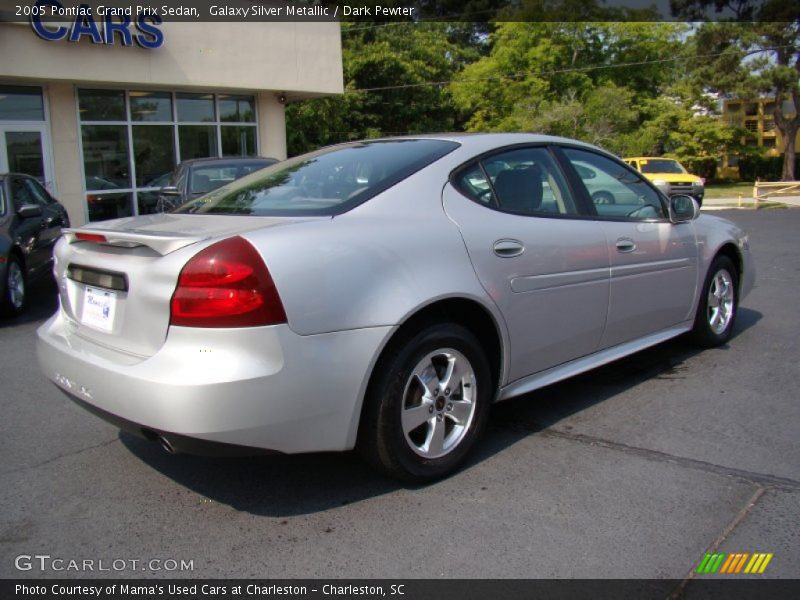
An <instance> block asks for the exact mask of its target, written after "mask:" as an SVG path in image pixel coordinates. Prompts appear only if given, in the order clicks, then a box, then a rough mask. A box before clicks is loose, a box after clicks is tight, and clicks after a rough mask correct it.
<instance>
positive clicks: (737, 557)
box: [697, 552, 774, 575]
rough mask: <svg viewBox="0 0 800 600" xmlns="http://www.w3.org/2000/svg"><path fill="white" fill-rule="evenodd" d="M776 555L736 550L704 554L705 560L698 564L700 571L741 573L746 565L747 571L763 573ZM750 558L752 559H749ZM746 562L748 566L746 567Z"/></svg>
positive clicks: (705, 572)
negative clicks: (728, 552) (727, 552)
mask: <svg viewBox="0 0 800 600" xmlns="http://www.w3.org/2000/svg"><path fill="white" fill-rule="evenodd" d="M773 556H774V554H773V553H771V552H770V553H766V552H756V553H754V554H750V553H748V552H734V553H731V554H725V553H724V552H719V553H714V554H709V553H706V554H705V555H704V556H703V560H702V561H700V564H699V565H698V566H697V572H698V573H704V574H713V573H717V572H719V573H720V574H722V573H728V574H733V573H741V572H742V567H744V572H745V573H750V574H753V575H754V574H761V573H763V572H764V571H765V570H766V568H767V565H768V564H769V562H770V561H771V560H772V557H773ZM748 558H749V559H750V560H749V561H748ZM745 563H746V564H747V566H746V567H745Z"/></svg>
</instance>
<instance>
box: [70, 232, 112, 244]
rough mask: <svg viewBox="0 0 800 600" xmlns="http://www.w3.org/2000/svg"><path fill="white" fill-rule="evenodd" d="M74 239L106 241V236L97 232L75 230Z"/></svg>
mask: <svg viewBox="0 0 800 600" xmlns="http://www.w3.org/2000/svg"><path fill="white" fill-rule="evenodd" d="M75 239H76V240H80V241H82V242H107V241H108V240H107V239H106V236H104V235H101V234H99V233H81V232H80V231H77V232H75Z"/></svg>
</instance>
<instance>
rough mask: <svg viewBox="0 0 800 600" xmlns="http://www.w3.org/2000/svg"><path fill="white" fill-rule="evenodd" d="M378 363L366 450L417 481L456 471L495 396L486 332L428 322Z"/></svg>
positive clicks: (362, 436) (362, 442)
mask: <svg viewBox="0 0 800 600" xmlns="http://www.w3.org/2000/svg"><path fill="white" fill-rule="evenodd" d="M377 368H378V369H380V371H379V372H378V373H376V376H375V377H374V379H373V381H372V382H371V384H370V387H369V390H368V391H367V396H366V398H365V399H364V401H365V403H366V404H365V407H364V412H363V416H362V422H361V426H360V429H359V440H358V445H357V449H358V451H359V453H360V454H361V456H362V457H363V458H364V459H365V460H366V461H367V462H369V463H370V464H372V465H373V466H375V467H377V468H378V469H379V470H381V471H383V472H384V473H386V474H388V475H389V476H391V477H394V478H396V479H400V480H402V481H405V482H407V483H412V484H421V483H427V482H430V481H434V480H436V479H440V478H442V477H444V476H445V475H448V474H449V473H451V472H452V471H453V470H455V469H456V468H457V467H458V466H459V465H460V464H461V463H462V461H463V460H464V458H465V457H466V456H467V454H468V452H469V450H470V449H471V448H472V447H473V445H474V444H475V441H476V440H477V439H478V438H479V437H480V434H481V433H482V431H483V429H484V427H485V425H486V420H487V418H488V415H489V408H490V404H491V402H492V398H493V396H494V384H493V382H492V376H491V370H490V368H489V362H488V360H487V358H486V355H485V353H484V351H483V350H482V349H481V346H480V343H479V342H478V340H477V339H476V338H475V336H474V335H473V334H472V333H471V332H470V331H469V330H467V329H465V328H464V327H462V326H460V325H457V324H454V323H442V324H435V325H428V326H426V327H423V328H422V329H420V330H418V331H417V332H415V333H413V334H411V335H409V336H407V337H405V338H403V339H401V340H399V343H396V344H393V346H392V347H391V349H390V350H388V351H387V354H386V355H385V356H384V357H382V359H381V360H380V361H379V363H378V366H377ZM454 369H455V377H457V381H454V382H453V383H450V380H452V378H453V376H454V375H453V370H454Z"/></svg>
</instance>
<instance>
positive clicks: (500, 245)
mask: <svg viewBox="0 0 800 600" xmlns="http://www.w3.org/2000/svg"><path fill="white" fill-rule="evenodd" d="M523 252H525V246H523V245H522V242H520V241H519V240H497V241H496V242H495V243H494V253H495V254H496V255H497V256H499V257H500V258H513V257H515V256H519V255H520V254H522V253H523Z"/></svg>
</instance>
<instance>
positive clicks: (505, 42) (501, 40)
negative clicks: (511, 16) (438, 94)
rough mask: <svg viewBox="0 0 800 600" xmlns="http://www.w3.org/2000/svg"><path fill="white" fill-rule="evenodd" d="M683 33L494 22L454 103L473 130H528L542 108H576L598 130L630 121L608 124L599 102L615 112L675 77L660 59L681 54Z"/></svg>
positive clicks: (542, 116)
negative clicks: (487, 47)
mask: <svg viewBox="0 0 800 600" xmlns="http://www.w3.org/2000/svg"><path fill="white" fill-rule="evenodd" d="M685 29H686V28H685V26H683V25H680V24H675V23H621V22H620V23H570V22H559V23H550V22H547V23H542V22H505V23H500V24H498V26H497V29H496V31H495V33H494V34H493V36H492V49H491V52H490V54H489V55H488V56H486V57H484V58H481V59H480V60H478V61H476V62H475V63H472V64H470V65H468V66H467V67H466V68H464V69H463V70H462V71H461V72H460V73H459V74H458V76H457V77H456V80H455V81H454V82H453V84H452V86H451V88H452V93H453V98H454V100H455V103H456V105H457V106H458V107H459V108H460V109H461V110H462V111H463V112H464V113H465V114H466V115H468V119H467V127H468V128H469V129H473V130H492V131H510V130H518V129H527V128H530V127H531V125H532V124H537V123H543V122H544V123H546V122H547V121H548V119H549V117H548V115H547V114H546V113H547V112H549V111H552V110H554V109H557V111H558V112H564V111H566V112H567V113H569V112H570V110H573V111H574V110H575V108H576V107H577V105H582V107H583V109H582V112H583V117H582V118H583V120H584V121H585V120H586V119H590V120H591V119H592V117H596V118H599V120H600V121H601V122H602V123H604V125H603V127H600V129H603V128H605V129H607V128H608V126H620V125H625V124H629V123H630V122H631V119H630V112H629V110H628V109H627V108H625V109H624V110H623V111H622V113H623V114H621V115H620V118H619V119H615V118H613V115H611V114H605V115H603V114H601V113H602V112H603V111H602V107H601V104H602V102H603V101H607V102H610V103H611V104H612V105H613V106H615V107H617V108H621V105H622V104H623V103H625V102H627V103H628V104H633V105H638V104H641V103H642V102H643V101H644V100H646V99H648V98H652V97H654V96H657V95H658V94H659V93H661V91H662V90H663V87H664V86H665V84H667V83H669V82H670V81H671V80H672V79H674V78H675V77H676V76H677V75H676V74H677V73H678V71H677V69H676V65H675V63H674V62H673V61H671V60H664V57H665V56H667V57H670V56H675V55H676V54H677V53H678V52H679V51H680V48H681V45H682V40H681V35H682V34H683V33H684V32H685ZM623 101H624V102H623ZM570 107H571V108H570ZM576 131H580V128H578V129H577V130H576ZM559 132H560V133H564V134H568V133H569V131H563V130H560V131H559ZM612 133H613V132H612V131H610V130H608V131H606V133H604V135H603V136H602V137H604V138H605V137H608V136H609V135H611V134H612Z"/></svg>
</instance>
